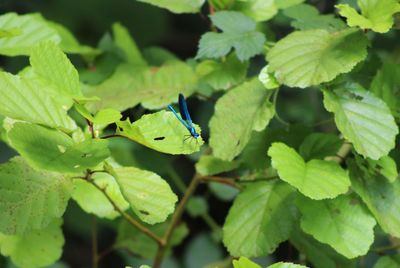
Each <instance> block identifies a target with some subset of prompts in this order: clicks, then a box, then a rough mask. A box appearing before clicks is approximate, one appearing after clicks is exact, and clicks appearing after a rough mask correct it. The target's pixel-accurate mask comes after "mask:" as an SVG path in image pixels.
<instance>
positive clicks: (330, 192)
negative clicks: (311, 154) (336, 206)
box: [268, 142, 350, 200]
mask: <svg viewBox="0 0 400 268" xmlns="http://www.w3.org/2000/svg"><path fill="white" fill-rule="evenodd" d="M268 155H269V156H270V157H271V158H272V166H273V167H274V168H275V169H276V170H277V171H278V174H279V177H280V178H281V179H282V180H284V181H286V182H287V183H289V184H291V185H293V186H294V187H296V188H297V189H298V190H299V191H300V192H301V193H302V194H304V195H306V196H308V197H310V198H312V199H318V200H319V199H325V198H334V197H336V196H338V195H340V194H343V193H345V192H347V190H348V189H349V186H350V179H349V176H348V175H347V172H346V171H345V170H343V169H342V168H341V167H340V165H339V164H338V163H336V162H332V161H324V160H317V159H313V160H311V161H308V162H305V161H304V160H303V158H302V157H301V156H300V155H299V154H298V153H297V152H296V151H295V150H294V149H292V148H290V147H289V146H287V145H285V144H284V143H280V142H275V143H273V144H272V145H271V147H270V148H269V150H268Z"/></svg>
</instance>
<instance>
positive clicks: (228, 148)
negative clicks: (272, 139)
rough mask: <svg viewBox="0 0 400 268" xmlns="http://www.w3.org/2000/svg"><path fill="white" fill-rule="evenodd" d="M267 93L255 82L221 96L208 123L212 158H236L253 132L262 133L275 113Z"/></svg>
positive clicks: (247, 83)
mask: <svg viewBox="0 0 400 268" xmlns="http://www.w3.org/2000/svg"><path fill="white" fill-rule="evenodd" d="M270 95H271V91H268V90H266V89H265V88H264V86H263V85H262V84H261V83H260V82H259V81H258V80H257V79H254V80H252V81H250V82H245V83H243V84H241V85H239V86H238V87H236V88H234V89H232V90H230V91H229V92H227V93H226V94H225V95H224V96H222V97H221V98H220V99H219V100H218V101H217V104H216V105H215V112H214V115H213V117H212V118H211V121H210V146H211V148H212V149H213V155H214V156H216V157H218V158H221V159H223V160H227V161H230V160H232V159H233V158H234V157H235V156H237V155H238V154H239V153H240V152H241V151H242V150H243V148H244V147H245V146H246V144H247V142H248V141H249V139H250V137H251V133H252V131H253V130H256V131H261V130H263V129H264V128H265V127H266V126H267V125H268V123H269V121H270V120H271V119H272V117H273V116H274V113H275V109H274V105H273V104H272V103H271V102H270V101H269V97H270Z"/></svg>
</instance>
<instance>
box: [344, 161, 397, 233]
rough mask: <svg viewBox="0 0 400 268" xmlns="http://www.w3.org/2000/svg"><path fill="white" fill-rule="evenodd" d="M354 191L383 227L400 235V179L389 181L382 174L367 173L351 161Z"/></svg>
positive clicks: (386, 230)
mask: <svg viewBox="0 0 400 268" xmlns="http://www.w3.org/2000/svg"><path fill="white" fill-rule="evenodd" d="M348 164H349V168H350V171H351V172H350V175H351V182H352V186H353V189H354V191H355V192H356V193H357V194H358V195H359V196H360V197H361V199H362V200H363V202H364V203H365V204H366V205H367V207H368V209H369V210H370V211H371V213H372V214H373V215H374V217H375V219H376V220H377V222H378V224H379V225H380V226H381V227H382V229H383V230H384V231H385V232H386V233H389V234H391V235H393V236H395V237H400V181H399V180H396V181H394V182H393V183H390V182H388V181H387V180H385V179H384V178H382V177H381V176H379V175H378V176H376V175H375V176H374V175H370V174H366V173H365V172H362V171H361V170H359V169H358V168H357V166H356V165H355V163H354V162H349V161H348Z"/></svg>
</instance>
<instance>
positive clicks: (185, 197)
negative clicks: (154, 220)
mask: <svg viewBox="0 0 400 268" xmlns="http://www.w3.org/2000/svg"><path fill="white" fill-rule="evenodd" d="M200 181H201V177H199V176H196V175H195V176H194V178H193V179H192V181H191V182H190V184H189V186H188V188H187V189H186V191H185V194H184V195H183V197H182V199H181V201H180V202H179V204H178V206H177V208H176V210H175V212H174V214H173V215H172V219H171V222H170V223H169V225H168V227H167V230H166V231H165V234H164V236H163V238H162V241H163V243H162V244H159V247H158V251H157V255H156V258H155V259H154V263H153V268H159V267H160V266H161V263H162V260H163V258H164V255H165V252H166V250H167V247H168V244H169V241H170V239H171V236H172V235H173V233H174V231H175V228H176V227H177V226H178V224H179V221H180V219H181V217H182V214H183V212H184V211H185V207H186V204H187V202H188V201H189V198H190V196H191V195H192V194H193V193H194V191H195V190H196V188H197V186H198V185H199V183H200Z"/></svg>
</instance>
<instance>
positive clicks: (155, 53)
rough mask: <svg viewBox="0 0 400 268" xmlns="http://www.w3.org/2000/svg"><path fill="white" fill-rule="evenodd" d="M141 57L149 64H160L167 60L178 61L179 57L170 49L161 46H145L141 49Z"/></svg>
mask: <svg viewBox="0 0 400 268" xmlns="http://www.w3.org/2000/svg"><path fill="white" fill-rule="evenodd" d="M142 53H143V57H144V58H145V60H146V61H147V62H148V63H149V65H151V66H161V65H163V64H164V63H166V62H168V61H178V60H179V58H178V57H177V56H175V55H174V54H173V53H172V52H171V51H169V50H166V49H165V48H162V47H156V46H155V47H146V48H144V49H143V52H142Z"/></svg>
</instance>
